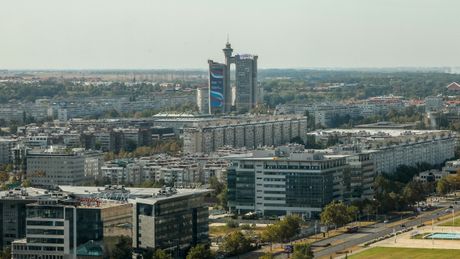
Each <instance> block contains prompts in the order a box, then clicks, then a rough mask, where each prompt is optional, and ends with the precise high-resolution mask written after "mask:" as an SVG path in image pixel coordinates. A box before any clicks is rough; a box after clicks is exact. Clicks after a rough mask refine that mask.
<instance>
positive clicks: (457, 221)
mask: <svg viewBox="0 0 460 259" xmlns="http://www.w3.org/2000/svg"><path fill="white" fill-rule="evenodd" d="M440 226H448V227H452V220H449V221H447V222H445V223H443V224H441V225H440ZM453 226H454V227H460V217H459V218H455V219H454V225H453Z"/></svg>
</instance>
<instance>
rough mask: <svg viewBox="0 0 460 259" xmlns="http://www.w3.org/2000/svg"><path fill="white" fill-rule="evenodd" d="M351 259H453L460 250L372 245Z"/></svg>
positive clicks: (458, 256)
mask: <svg viewBox="0 0 460 259" xmlns="http://www.w3.org/2000/svg"><path fill="white" fill-rule="evenodd" d="M348 258H351V259H364V258H366V259H393V258H400V259H444V258H446V259H454V258H460V250H455V249H426V248H396V247H373V248H371V249H368V250H365V251H363V252H361V253H358V254H356V255H352V256H349V257H348Z"/></svg>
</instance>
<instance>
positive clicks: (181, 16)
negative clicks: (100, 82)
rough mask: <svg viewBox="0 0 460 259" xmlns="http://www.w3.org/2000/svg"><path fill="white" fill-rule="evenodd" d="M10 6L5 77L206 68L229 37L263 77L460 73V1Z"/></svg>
mask: <svg viewBox="0 0 460 259" xmlns="http://www.w3.org/2000/svg"><path fill="white" fill-rule="evenodd" d="M0 7H1V8H2V9H3V10H9V11H8V12H5V13H4V14H3V15H2V17H0V34H1V35H2V41H1V42H0V56H1V57H2V58H1V60H0V69H206V66H207V63H206V60H207V59H218V58H219V57H220V55H221V52H220V48H221V46H222V44H223V43H225V41H226V37H227V34H229V35H230V41H231V42H232V45H233V46H234V47H235V48H236V49H244V50H245V51H247V52H248V53H254V54H257V55H259V56H261V57H263V59H261V60H260V68H261V69H263V68H366V67H371V68H372V67H445V66H454V67H455V66H460V63H459V62H458V61H457V59H456V56H458V55H459V54H460V49H459V48H458V47H457V46H458V45H459V44H460V36H458V34H454V33H452V32H453V31H455V30H456V28H457V27H458V25H459V22H458V21H457V19H456V11H455V10H457V9H458V7H460V3H458V2H455V1H452V0H443V1H437V2H433V1H425V0H424V1H415V0H407V1H404V2H401V1H394V0H391V1H372V3H370V2H369V1H362V0H352V1H347V2H346V3H344V2H342V1H334V0H328V1H321V2H315V1H297V0H291V1H288V2H287V3H286V2H283V3H276V2H269V3H266V2H262V1H251V2H244V1H241V0H238V1H235V2H233V3H232V5H231V6H229V7H228V8H223V6H222V5H221V4H219V3H215V2H211V1H208V0H200V1H194V2H193V3H188V2H180V1H168V2H167V3H164V2H160V1H143V0H139V1H135V2H134V3H131V2H130V3H124V2H121V1H107V0H101V1H98V2H97V3H93V2H89V1H79V2H75V3H62V2H60V1H55V0H43V1H40V3H34V2H26V1H4V2H3V3H2V4H0ZM37 10H38V11H37ZM225 16H227V17H228V18H227V19H221V17H225ZM248 28H251V29H248ZM241 54H243V53H241Z"/></svg>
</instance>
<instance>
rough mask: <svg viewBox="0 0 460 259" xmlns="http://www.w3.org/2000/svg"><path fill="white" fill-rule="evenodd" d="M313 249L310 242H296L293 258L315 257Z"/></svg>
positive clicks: (305, 258) (309, 258)
mask: <svg viewBox="0 0 460 259" xmlns="http://www.w3.org/2000/svg"><path fill="white" fill-rule="evenodd" d="M313 257H314V255H313V251H312V249H311V246H310V244H296V245H295V246H294V253H292V257H291V258H292V259H313Z"/></svg>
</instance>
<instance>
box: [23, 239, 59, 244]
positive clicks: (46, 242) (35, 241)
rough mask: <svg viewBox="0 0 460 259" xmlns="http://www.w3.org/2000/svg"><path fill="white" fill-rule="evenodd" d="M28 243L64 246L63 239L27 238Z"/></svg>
mask: <svg viewBox="0 0 460 259" xmlns="http://www.w3.org/2000/svg"><path fill="white" fill-rule="evenodd" d="M27 243H31V244H33V243H40V244H64V239H63V238H27Z"/></svg>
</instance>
